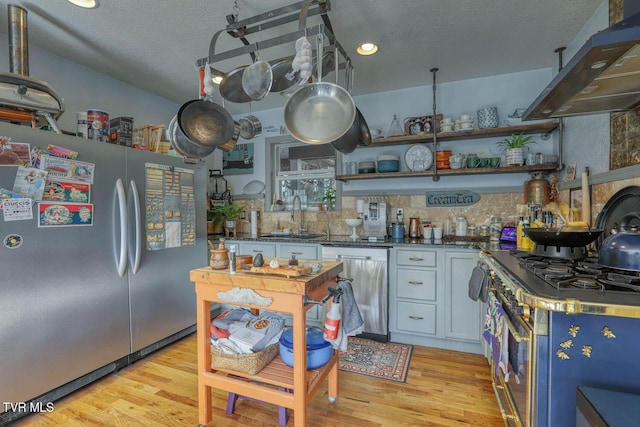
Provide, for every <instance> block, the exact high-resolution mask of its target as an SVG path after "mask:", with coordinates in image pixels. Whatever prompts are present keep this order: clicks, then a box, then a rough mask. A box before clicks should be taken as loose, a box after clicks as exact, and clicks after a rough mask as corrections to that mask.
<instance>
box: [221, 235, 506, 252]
mask: <svg viewBox="0 0 640 427" xmlns="http://www.w3.org/2000/svg"><path fill="white" fill-rule="evenodd" d="M221 237H224V236H221V235H217V236H216V235H209V240H211V241H212V242H214V243H215V242H217V241H218V240H219V239H220V238H221ZM227 240H240V241H255V242H278V243H292V242H295V243H317V244H320V245H323V246H344V247H378V248H379V247H383V248H393V247H405V248H418V247H420V248H425V247H429V248H449V249H453V248H455V249H473V250H481V249H491V248H492V247H491V245H492V244H493V243H494V242H489V241H488V238H470V239H465V238H461V237H454V236H450V237H446V238H444V239H442V240H424V239H422V238H418V239H415V238H413V239H412V238H409V237H407V238H404V239H391V238H386V239H378V240H376V241H369V240H362V239H357V240H353V239H351V237H350V236H345V235H335V236H334V235H332V236H331V237H330V238H329V239H328V240H327V239H326V238H325V237H324V236H323V237H316V238H308V239H307V238H291V237H285V236H271V235H261V236H258V237H251V235H250V234H246V233H238V234H237V235H236V236H235V237H229V238H227Z"/></svg>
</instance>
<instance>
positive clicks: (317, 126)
mask: <svg viewBox="0 0 640 427" xmlns="http://www.w3.org/2000/svg"><path fill="white" fill-rule="evenodd" d="M317 37H318V41H317V45H318V47H317V51H318V57H319V58H322V44H323V38H322V34H318V36H317ZM318 74H319V75H320V76H321V75H322V61H318ZM355 118H356V105H355V102H354V101H353V98H352V97H351V94H350V93H349V92H348V91H347V90H346V89H345V88H343V87H341V86H338V85H337V84H335V83H326V82H322V81H321V78H318V82H314V83H310V84H308V85H306V86H303V87H301V88H300V89H298V90H297V91H295V92H294V93H293V95H291V96H290V97H289V99H288V100H287V103H286V105H285V107H284V122H285V125H286V126H287V130H288V131H289V133H290V134H291V135H292V136H293V137H294V138H296V139H298V140H300V141H302V142H306V143H308V144H325V143H327V142H331V141H335V140H336V139H338V138H340V137H341V136H342V135H344V134H345V133H347V131H349V129H350V128H351V127H352V125H353V122H354V120H355ZM356 144H357V141H356Z"/></svg>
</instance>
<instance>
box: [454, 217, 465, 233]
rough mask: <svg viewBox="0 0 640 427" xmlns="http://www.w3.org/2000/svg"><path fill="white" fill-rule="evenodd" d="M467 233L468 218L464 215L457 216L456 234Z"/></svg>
mask: <svg viewBox="0 0 640 427" xmlns="http://www.w3.org/2000/svg"><path fill="white" fill-rule="evenodd" d="M466 235H467V220H466V218H465V217H463V216H459V217H458V218H456V236H466Z"/></svg>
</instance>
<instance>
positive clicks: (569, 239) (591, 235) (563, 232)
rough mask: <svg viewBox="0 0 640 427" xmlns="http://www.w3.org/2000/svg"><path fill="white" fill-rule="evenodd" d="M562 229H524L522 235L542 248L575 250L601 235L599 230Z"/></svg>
mask: <svg viewBox="0 0 640 427" xmlns="http://www.w3.org/2000/svg"><path fill="white" fill-rule="evenodd" d="M573 228H575V230H572V227H564V228H530V227H528V228H524V229H523V230H524V233H525V234H526V235H527V236H528V237H529V238H530V239H531V240H533V242H534V243H536V244H538V245H543V246H565V247H571V248H577V247H581V246H587V245H588V244H589V243H591V242H593V241H594V240H596V239H597V238H598V236H600V234H602V230H601V229H597V228H591V229H587V228H584V229H582V227H573Z"/></svg>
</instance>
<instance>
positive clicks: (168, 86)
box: [0, 0, 602, 114]
mask: <svg viewBox="0 0 640 427" xmlns="http://www.w3.org/2000/svg"><path fill="white" fill-rule="evenodd" d="M237 2H238V6H239V9H238V11H239V16H238V17H239V19H240V20H242V19H246V18H249V17H252V16H255V15H257V14H258V13H261V12H264V11H269V10H273V9H275V8H277V7H280V6H282V5H285V4H290V3H297V2H296V1H293V0H237ZM601 2H602V0H533V1H532V0H330V3H331V11H330V12H329V14H328V15H329V18H330V20H331V23H332V25H333V28H334V33H335V35H336V36H337V38H338V40H339V41H340V43H341V44H342V45H343V46H344V48H345V49H346V50H347V52H348V54H349V55H350V56H351V58H352V60H353V64H354V68H355V84H354V88H353V93H354V95H360V94H366V93H372V92H380V91H388V90H394V89H401V88H408V87H415V86H422V85H425V84H430V83H431V81H432V76H431V74H430V72H429V69H431V68H433V67H438V68H439V69H440V71H439V72H438V81H439V82H445V81H457V80H465V79H472V78H477V77H484V76H489V75H496V74H503V73H511V72H517V71H523V70H531V69H537V68H546V67H557V64H558V59H557V57H556V54H555V53H554V49H556V48H557V47H559V46H564V45H566V44H568V43H569V42H570V41H571V40H572V39H573V38H574V37H575V35H576V34H577V33H578V32H579V30H580V28H581V27H582V26H583V24H584V23H585V22H586V20H587V19H588V18H589V17H590V16H591V15H592V14H593V12H594V11H595V10H596V8H597V7H598V6H599V5H600V4H601ZM8 3H12V4H17V5H19V6H22V7H24V8H25V9H27V11H28V32H29V33H28V34H29V44H30V45H36V46H38V47H40V48H43V49H46V50H49V51H51V52H54V53H56V54H57V55H60V56H62V57H65V58H68V59H70V60H72V61H74V62H78V63H80V64H83V65H85V66H87V67H89V68H92V69H95V70H97V71H100V72H102V73H106V74H109V75H111V76H113V77H115V78H117V79H119V80H123V81H125V82H128V83H130V84H133V85H135V86H138V87H140V88H142V89H145V90H147V91H150V92H153V93H155V94H157V95H159V96H162V97H164V98H167V99H169V100H172V101H175V102H176V103H179V104H182V103H183V102H185V101H187V100H189V99H193V98H196V97H197V87H198V75H197V72H196V70H195V66H194V64H195V61H196V60H197V59H199V58H203V57H206V56H207V55H208V51H209V43H210V41H211V38H212V36H213V34H214V33H215V32H216V31H218V30H220V29H223V28H225V27H226V25H227V21H226V18H225V17H226V16H227V15H229V14H233V13H234V8H233V5H234V2H233V0H100V7H99V8H98V9H95V10H84V9H81V8H78V7H76V6H73V5H71V4H70V3H68V2H67V1H66V0H47V1H39V0H33V1H21V0H9V1H7V0H0V16H2V17H3V18H0V31H2V32H4V33H6V32H7V19H6V13H7V4H8ZM319 22H321V21H320V19H319V18H318V17H313V18H309V20H308V24H309V25H311V24H316V23H319ZM296 28H297V22H296V23H293V24H291V25H289V26H283V27H282V28H279V29H278V31H280V32H283V31H285V30H286V31H287V32H289V31H293V30H294V29H296ZM266 34H267V32H266V31H265V32H263V33H260V34H258V35H253V36H248V37H247V38H248V39H249V41H251V42H259V41H261V40H264V36H265V35H266ZM364 40H373V41H375V42H377V43H378V44H379V45H380V51H379V52H378V53H377V54H375V55H373V56H370V57H361V56H359V55H357V54H356V53H355V48H356V46H357V45H358V44H359V43H360V42H362V41H364ZM240 46H242V45H241V43H240V42H239V40H237V39H234V38H232V37H231V36H228V35H227V34H226V33H223V34H222V35H221V36H220V39H219V41H218V43H217V45H216V52H217V53H219V52H224V51H227V50H230V49H235V48H237V47H240ZM2 52H8V48H3V47H2V46H0V54H2ZM293 54H295V49H294V46H293V45H290V46H288V45H287V46H281V47H280V48H272V49H265V50H263V51H261V52H260V59H263V60H273V59H278V58H281V57H283V56H288V55H293ZM567 59H568V58H567ZM249 63H250V57H249V55H245V56H244V57H239V58H236V59H235V60H228V61H225V62H224V63H219V64H213V65H214V66H216V67H219V68H220V69H223V70H224V71H229V70H231V69H232V68H234V67H235V66H240V65H247V64H249ZM0 71H1V72H8V71H9V70H0ZM31 74H33V70H31ZM333 78H334V77H333V74H329V75H328V76H327V79H333ZM216 100H217V101H220V97H219V95H216ZM285 102H286V99H285V98H284V97H282V96H279V95H278V94H276V93H271V94H269V95H268V96H267V97H266V98H265V99H263V100H261V101H258V102H254V103H253V104H252V109H253V110H254V111H259V110H263V109H268V108H275V107H280V106H284V103H285ZM226 106H227V108H228V109H229V110H230V111H231V112H232V113H234V114H235V113H242V112H246V111H247V105H245V104H233V103H229V102H227V103H226Z"/></svg>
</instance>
